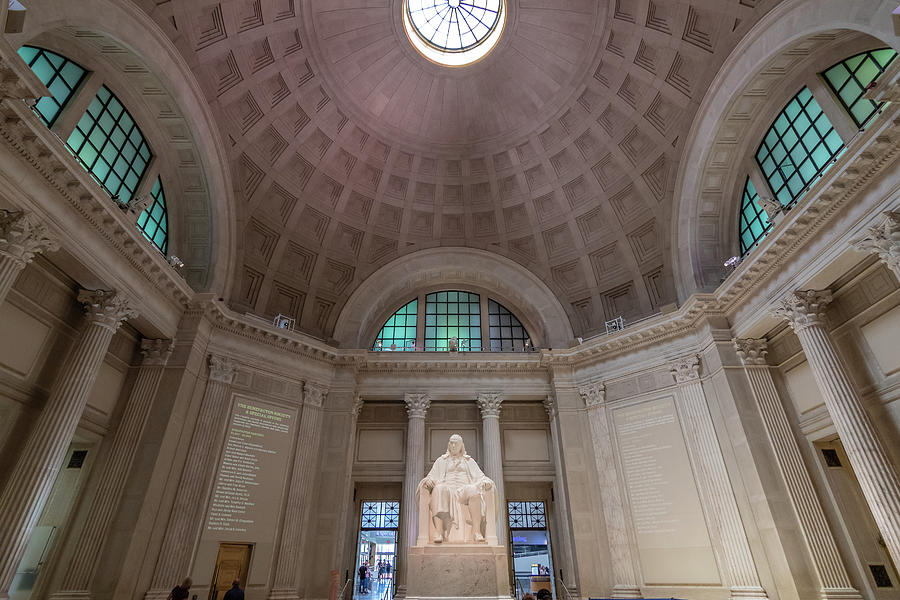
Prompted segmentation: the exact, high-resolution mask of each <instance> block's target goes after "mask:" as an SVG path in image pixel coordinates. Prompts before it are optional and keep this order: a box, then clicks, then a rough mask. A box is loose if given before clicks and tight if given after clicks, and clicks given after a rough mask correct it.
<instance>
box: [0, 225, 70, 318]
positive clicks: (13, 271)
mask: <svg viewBox="0 0 900 600" xmlns="http://www.w3.org/2000/svg"><path fill="white" fill-rule="evenodd" d="M58 249H59V242H57V241H56V239H55V238H53V237H52V236H51V235H50V233H49V232H48V231H47V228H46V227H45V226H44V225H43V224H42V223H40V222H38V220H37V217H35V216H34V215H32V214H27V215H26V214H25V213H23V212H21V211H16V212H12V211H8V210H6V209H2V208H0V304H3V301H4V300H6V294H8V293H9V290H10V288H12V285H13V283H15V281H16V277H18V276H19V273H20V272H21V271H22V269H24V268H25V265H27V264H28V263H30V262H31V261H32V260H33V259H34V255H35V254H40V253H41V252H53V251H55V250H58Z"/></svg>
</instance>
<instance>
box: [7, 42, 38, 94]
mask: <svg viewBox="0 0 900 600" xmlns="http://www.w3.org/2000/svg"><path fill="white" fill-rule="evenodd" d="M49 95H50V90H48V89H47V87H46V86H45V85H44V84H43V82H41V80H40V78H38V76H37V75H35V74H34V71H32V70H31V69H30V68H29V67H28V65H27V64H25V61H24V60H22V57H21V56H19V53H18V52H16V50H15V48H13V47H12V46H10V45H9V43H7V41H6V40H0V98H9V99H11V100H16V101H19V100H37V99H38V98H41V97H43V96H49Z"/></svg>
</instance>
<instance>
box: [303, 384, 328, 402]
mask: <svg viewBox="0 0 900 600" xmlns="http://www.w3.org/2000/svg"><path fill="white" fill-rule="evenodd" d="M326 396H328V388H327V387H325V386H324V385H322V384H321V383H316V382H314V381H304V382H303V405H304V406H314V407H316V408H322V404H323V403H324V402H325V397H326Z"/></svg>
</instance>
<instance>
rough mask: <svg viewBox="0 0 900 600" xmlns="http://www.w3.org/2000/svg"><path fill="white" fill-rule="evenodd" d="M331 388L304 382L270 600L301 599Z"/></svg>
mask: <svg viewBox="0 0 900 600" xmlns="http://www.w3.org/2000/svg"><path fill="white" fill-rule="evenodd" d="M327 394H328V390H327V389H325V387H324V386H321V385H318V384H314V383H309V382H307V383H304V384H303V414H302V415H301V419H300V429H299V431H298V433H297V445H296V450H295V451H294V466H293V468H292V469H291V485H290V488H289V490H288V499H287V505H286V506H285V509H284V520H283V521H282V524H281V542H280V543H279V545H278V561H277V563H276V567H275V585H274V586H273V587H272V590H271V591H270V592H269V599H270V600H276V599H277V600H298V599H299V598H300V595H299V593H298V589H297V567H298V566H299V565H300V562H301V561H300V543H301V533H302V531H303V529H304V527H303V525H304V522H305V521H306V516H307V515H308V514H309V505H310V504H311V497H312V495H313V489H314V486H315V479H316V473H317V472H318V469H319V439H320V435H321V432H322V403H323V402H324V400H325V396H326V395H327Z"/></svg>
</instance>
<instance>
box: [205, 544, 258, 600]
mask: <svg viewBox="0 0 900 600" xmlns="http://www.w3.org/2000/svg"><path fill="white" fill-rule="evenodd" d="M252 550H253V545H252V544H219V555H218V556H216V569H215V571H213V580H212V585H211V586H210V588H209V600H220V599H221V598H222V597H223V596H224V595H225V592H227V591H228V590H230V589H231V582H233V581H234V580H235V579H236V580H238V581H240V582H241V589H244V587H245V586H246V585H247V571H248V570H250V552H251V551H252Z"/></svg>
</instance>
